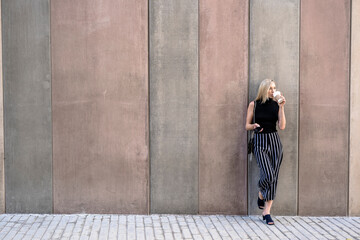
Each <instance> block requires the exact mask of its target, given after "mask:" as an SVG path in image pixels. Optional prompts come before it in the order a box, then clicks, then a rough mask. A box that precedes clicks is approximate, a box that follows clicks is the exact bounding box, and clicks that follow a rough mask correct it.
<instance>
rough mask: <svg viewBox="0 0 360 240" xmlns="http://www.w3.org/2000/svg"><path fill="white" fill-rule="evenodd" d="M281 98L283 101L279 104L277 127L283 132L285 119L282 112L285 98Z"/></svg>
mask: <svg viewBox="0 0 360 240" xmlns="http://www.w3.org/2000/svg"><path fill="white" fill-rule="evenodd" d="M282 98H283V101H282V102H281V103H280V104H279V115H278V116H279V121H278V125H279V128H280V129H281V130H284V129H285V127H286V118H285V111H284V108H285V107H284V105H285V102H286V100H285V97H284V96H282Z"/></svg>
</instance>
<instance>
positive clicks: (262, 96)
mask: <svg viewBox="0 0 360 240" xmlns="http://www.w3.org/2000/svg"><path fill="white" fill-rule="evenodd" d="M272 82H274V80H272V79H268V78H267V79H264V80H262V82H261V83H260V86H259V90H258V94H257V97H256V99H255V101H257V100H261V103H264V102H266V100H268V99H269V97H268V91H269V88H270V84H271V83H272Z"/></svg>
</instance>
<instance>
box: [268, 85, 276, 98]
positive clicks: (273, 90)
mask: <svg viewBox="0 0 360 240" xmlns="http://www.w3.org/2000/svg"><path fill="white" fill-rule="evenodd" d="M275 91H276V86H275V83H274V82H271V83H270V87H269V90H268V97H269V98H273V93H274V92H275Z"/></svg>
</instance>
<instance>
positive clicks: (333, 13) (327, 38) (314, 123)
mask: <svg viewBox="0 0 360 240" xmlns="http://www.w3.org/2000/svg"><path fill="white" fill-rule="evenodd" d="M300 31H301V33H300V35H301V41H300V46H301V49H300V137H299V214H300V215H346V214H347V205H348V204H347V196H348V144H349V141H348V136H349V135H348V134H349V47H350V46H349V45H350V0H331V1H329V0H317V1H313V0H302V1H301V30H300Z"/></svg>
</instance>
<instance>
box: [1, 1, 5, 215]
mask: <svg viewBox="0 0 360 240" xmlns="http://www.w3.org/2000/svg"><path fill="white" fill-rule="evenodd" d="M1 36H2V32H1V1H0V213H4V212H5V179H4V177H5V175H4V97H3V72H2V38H1Z"/></svg>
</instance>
